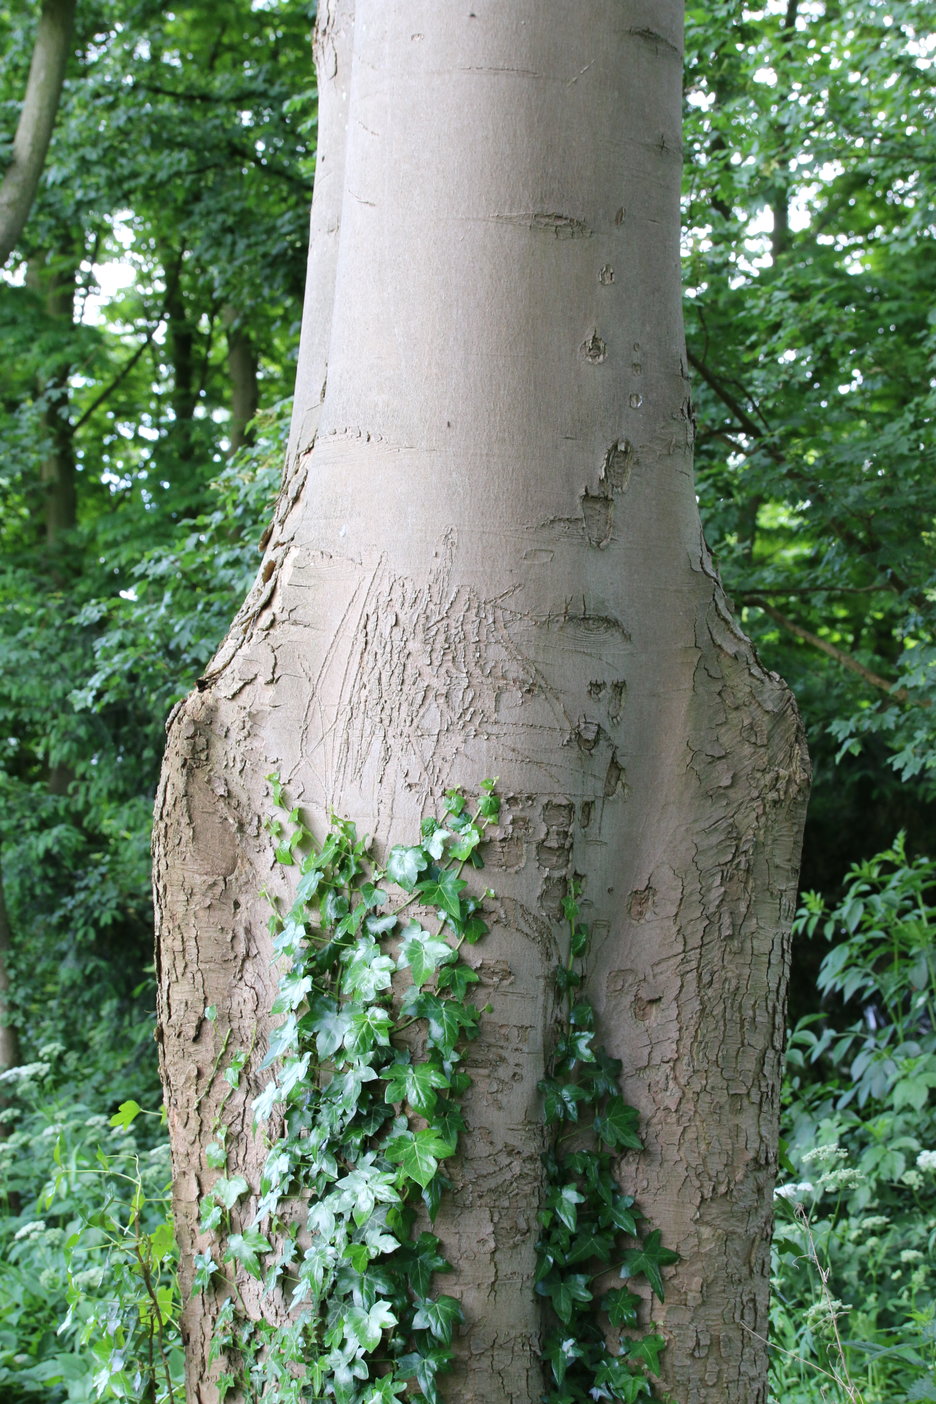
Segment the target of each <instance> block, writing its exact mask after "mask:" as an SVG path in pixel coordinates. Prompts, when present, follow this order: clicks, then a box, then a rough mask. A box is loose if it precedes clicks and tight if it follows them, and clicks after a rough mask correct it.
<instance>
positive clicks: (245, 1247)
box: [224, 1229, 273, 1282]
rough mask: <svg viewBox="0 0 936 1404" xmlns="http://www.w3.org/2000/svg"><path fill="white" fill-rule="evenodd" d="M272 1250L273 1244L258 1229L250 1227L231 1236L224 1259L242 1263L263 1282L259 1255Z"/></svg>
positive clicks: (252, 1275)
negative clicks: (244, 1231)
mask: <svg viewBox="0 0 936 1404" xmlns="http://www.w3.org/2000/svg"><path fill="white" fill-rule="evenodd" d="M272 1251H273V1250H272V1247H271V1245H270V1244H269V1243H268V1241H267V1240H266V1239H265V1238H264V1236H263V1234H262V1233H260V1231H259V1230H258V1229H248V1230H247V1232H246V1233H232V1234H231V1235H230V1236H229V1238H228V1246H227V1252H226V1253H225V1255H224V1261H225V1262H226V1263H230V1262H237V1263H240V1264H241V1265H242V1266H243V1267H244V1268H246V1270H247V1271H248V1272H249V1273H250V1276H251V1277H256V1278H257V1279H258V1280H259V1281H261V1282H262V1281H263V1269H262V1268H261V1266H260V1260H259V1258H258V1256H257V1255H258V1254H259V1253H271V1252H272Z"/></svg>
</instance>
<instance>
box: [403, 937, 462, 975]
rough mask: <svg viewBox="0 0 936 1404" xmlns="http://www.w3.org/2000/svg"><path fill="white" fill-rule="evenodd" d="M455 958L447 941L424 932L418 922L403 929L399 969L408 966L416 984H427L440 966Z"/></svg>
mask: <svg viewBox="0 0 936 1404" xmlns="http://www.w3.org/2000/svg"><path fill="white" fill-rule="evenodd" d="M455 958H456V953H455V951H453V950H452V947H451V946H450V945H449V943H448V942H447V941H443V940H442V939H441V938H440V937H439V936H432V935H431V934H430V933H429V932H428V931H424V930H423V929H422V927H421V926H420V925H419V923H418V922H415V921H412V922H408V923H407V925H406V926H405V927H404V928H403V931H402V933H401V946H400V957H399V960H398V961H397V969H398V970H403V969H404V968H405V967H407V966H408V967H409V968H410V970H411V971H412V972H413V983H414V984H416V985H423V984H425V982H426V981H427V980H428V979H429V976H430V975H432V974H433V972H434V971H435V970H437V969H438V968H439V966H440V965H445V964H447V963H448V962H449V961H453V960H455Z"/></svg>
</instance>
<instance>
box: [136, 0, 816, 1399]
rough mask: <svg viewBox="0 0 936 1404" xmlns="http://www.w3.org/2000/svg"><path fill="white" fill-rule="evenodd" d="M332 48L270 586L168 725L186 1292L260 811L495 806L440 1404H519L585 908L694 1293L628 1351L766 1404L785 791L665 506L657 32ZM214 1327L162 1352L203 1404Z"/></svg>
mask: <svg viewBox="0 0 936 1404" xmlns="http://www.w3.org/2000/svg"><path fill="white" fill-rule="evenodd" d="M319 25H320V28H319V33H318V37H317V62H318V67H319V75H320V87H321V113H320V131H321V148H320V155H319V167H318V172H317V177H316V191H315V201H314V205H313V215H312V230H313V246H312V254H311V264H310V279H309V292H308V296H307V305H306V316H305V319H304V335H303V346H302V351H301V355H300V373H299V384H298V387H297V402H296V412H295V418H294V425H293V436H292V443H291V447H290V457H289V461H288V463H287V468H286V474H285V483H284V490H283V493H282V495H281V498H280V503H279V506H278V509H277V515H276V520H275V522H274V526H273V530H272V533H271V535H270V537H269V541H268V545H267V549H266V554H265V557H264V561H263V565H262V568H261V572H260V576H259V577H258V582H257V584H256V586H255V588H254V590H253V591H252V593H251V596H250V597H249V599H248V601H247V602H246V604H245V606H244V608H243V609H242V610H241V612H240V614H239V615H238V618H237V619H236V620H235V623H234V626H233V627H232V631H231V633H230V635H229V636H228V639H227V640H226V641H225V644H224V645H223V646H222V648H221V650H220V651H219V653H218V655H217V656H216V658H215V659H214V660H213V662H212V664H211V666H210V668H209V670H208V672H207V673H206V676H205V678H204V679H203V680H202V683H201V684H200V687H199V690H198V691H197V692H196V693H194V694H193V695H192V696H191V697H190V698H189V699H188V700H187V701H186V702H185V703H184V704H183V705H182V706H181V707H180V708H179V709H177V711H176V713H175V714H174V715H173V718H172V719H171V721H170V726H169V747H168V752H167V758H166V764H165V770H164V780H163V785H162V788H161V791H160V797H159V802H158V811H157V837H156V874H157V897H158V906H159V961H160V990H161V995H160V1019H161V1036H162V1040H163V1043H162V1047H163V1059H164V1073H165V1079H166V1086H167V1094H168V1104H169V1118H170V1129H171V1134H172V1139H173V1149H174V1156H175V1166H176V1174H177V1179H176V1212H177V1222H178V1225H179V1232H180V1238H181V1243H182V1250H183V1282H184V1283H185V1282H187V1281H188V1280H190V1275H191V1253H192V1251H193V1250H194V1249H196V1248H197V1247H199V1246H202V1245H201V1244H200V1240H199V1238H198V1235H197V1233H196V1229H195V1222H196V1213H195V1204H196V1200H197V1198H198V1196H199V1194H200V1193H202V1192H204V1190H206V1189H207V1188H208V1186H209V1184H210V1182H211V1180H212V1178H213V1172H210V1171H208V1170H206V1167H205V1164H204V1160H203V1158H202V1146H203V1143H204V1141H205V1139H206V1133H207V1131H208V1128H209V1127H210V1124H211V1120H212V1116H213V1110H214V1107H215V1106H216V1105H217V1102H218V1100H219V1098H220V1096H221V1093H222V1090H223V1086H224V1085H223V1084H221V1081H220V1078H219V1077H218V1076H217V1074H216V1073H213V1068H214V1063H215V1057H216V1053H217V1051H218V1045H217V1040H218V1039H219V1038H220V1037H221V1036H222V1035H221V1033H218V1030H219V1029H220V1030H222V1031H223V1029H224V1028H226V1027H227V1026H228V1025H230V1026H231V1028H232V1030H233V1034H232V1044H231V1046H232V1047H233V1046H241V1047H247V1046H248V1045H249V1044H250V1042H251V1039H252V1037H253V1035H254V1032H255V1031H259V1036H260V1039H261V1043H262V1038H263V1033H264V1031H265V1030H266V1028H267V1027H268V1024H269V1015H268V1011H269V1007H270V1003H271V998H272V991H271V985H272V980H273V973H272V972H271V970H270V967H269V948H268V938H267V935H266V916H267V911H266V909H265V907H264V904H263V902H262V901H261V900H260V899H259V898H258V896H257V893H258V892H259V890H260V888H261V887H262V886H263V885H264V884H266V885H269V884H270V882H271V874H272V871H273V867H274V864H273V858H272V852H271V845H270V843H269V841H268V838H267V836H266V835H265V834H264V832H263V830H262V827H261V825H262V820H263V818H264V816H265V814H266V813H268V812H269V802H268V800H267V798H266V795H265V785H264V781H263V777H264V775H266V774H267V773H268V772H270V771H271V770H274V769H275V770H278V771H279V772H280V774H281V776H282V777H283V780H284V783H285V786H286V789H287V793H288V794H289V795H290V797H291V798H292V799H293V800H294V801H301V802H302V804H303V806H304V809H305V811H306V813H307V815H308V816H309V818H310V820H311V822H312V825H313V827H314V828H316V829H318V830H319V831H320V832H321V830H322V829H323V827H324V824H325V820H326V816H327V813H328V811H329V809H334V810H335V811H336V812H338V813H340V814H343V815H346V816H348V817H350V818H353V819H355V820H356V821H358V822H359V824H360V825H361V827H362V829H364V830H366V831H368V832H370V833H371V834H373V835H375V836H376V839H377V841H378V843H379V844H380V845H382V846H383V845H387V844H390V843H394V842H400V841H402V842H408V841H410V840H409V836H410V835H411V834H413V833H414V832H415V830H416V826H417V825H418V821H419V818H420V816H421V815H422V814H423V813H424V812H425V811H426V809H427V808H430V807H432V806H433V805H434V804H435V802H436V801H437V800H438V797H439V796H440V794H441V792H442V791H443V790H444V789H446V788H448V787H449V786H451V785H462V786H464V787H465V788H466V789H468V790H475V789H476V788H477V785H478V782H479V781H480V780H481V779H483V778H484V777H485V776H498V777H499V778H500V784H499V789H500V792H501V793H502V795H503V796H504V797H505V806H504V818H503V826H502V829H501V831H500V835H499V838H498V839H497V841H496V842H495V843H494V844H493V845H492V848H491V851H490V853H489V856H488V866H489V868H490V869H491V871H490V873H489V875H488V881H490V883H491V885H492V886H493V887H494V888H495V889H496V890H497V893H498V899H497V903H496V904H495V914H496V922H495V924H494V929H493V930H492V933H491V935H490V936H489V937H487V938H486V939H485V942H484V945H483V947H479V948H478V958H479V961H480V965H479V969H480V973H481V977H482V991H483V996H484V998H485V999H487V1000H489V1001H490V1003H491V1004H492V1005H493V1008H494V1012H493V1013H492V1014H490V1015H488V1016H487V1018H486V1020H485V1021H484V1024H483V1032H482V1036H481V1038H480V1039H479V1041H478V1043H477V1044H476V1045H474V1046H473V1048H472V1052H471V1055H470V1067H469V1071H470V1072H471V1073H472V1076H473V1077H474V1080H475V1081H474V1087H473V1089H472V1091H471V1092H470V1093H469V1095H468V1099H467V1105H466V1114H467V1117H468V1120H469V1123H470V1127H471V1134H470V1136H469V1137H468V1138H467V1146H466V1150H465V1154H464V1156H463V1158H462V1161H461V1164H460V1166H459V1170H458V1176H457V1186H456V1192H455V1194H454V1195H453V1197H452V1200H451V1202H450V1203H449V1204H448V1205H446V1206H445V1207H444V1209H443V1212H442V1214H441V1215H440V1219H439V1222H438V1228H437V1231H438V1232H439V1233H440V1234H441V1236H442V1238H443V1240H444V1244H445V1248H446V1251H447V1255H448V1257H449V1258H450V1260H451V1261H452V1263H453V1264H454V1265H455V1274H454V1276H452V1277H447V1278H446V1286H445V1290H446V1292H451V1293H452V1294H454V1295H456V1296H459V1297H460V1298H461V1300H462V1302H463V1304H464V1307H465V1311H466V1315H467V1326H466V1327H465V1329H464V1332H463V1335H462V1338H461V1341H460V1351H461V1362H460V1367H459V1371H458V1373H457V1374H456V1376H455V1378H454V1379H453V1381H452V1383H450V1384H449V1385H448V1387H447V1390H446V1394H447V1397H448V1398H450V1399H451V1400H453V1401H458V1404H473V1401H476V1400H477V1401H480V1400H484V1401H486V1402H487V1404H493V1401H501V1400H505V1401H506V1400H509V1401H516V1402H517V1404H520V1402H521V1401H524V1404H525V1401H533V1400H536V1399H538V1398H539V1397H540V1394H541V1392H542V1373H541V1367H540V1365H539V1362H538V1359H537V1341H538V1338H539V1334H540V1326H541V1323H540V1318H539V1307H538V1304H537V1299H536V1297H535V1295H534V1293H533V1290H532V1276H533V1251H534V1250H533V1240H534V1237H535V1214H536V1210H537V1207H538V1202H539V1195H540V1175H541V1166H540V1152H541V1150H542V1144H543V1135H542V1130H541V1117H540V1110H539V1107H538V1105H537V1095H536V1084H537V1080H538V1079H539V1078H540V1077H541V1076H542V1075H543V1065H544V1056H545V1053H544V1050H545V1048H546V1047H547V1045H548V1043H549V1040H550V1036H551V1029H552V1026H553V1024H554V1021H555V995H554V993H553V988H552V984H551V980H550V972H551V970H552V968H553V966H554V964H555V962H556V960H557V957H558V942H559V940H560V926H559V923H558V922H557V920H556V918H557V916H558V912H559V903H560V900H561V897H562V895H563V893H564V891H565V888H566V886H567V883H568V881H569V878H570V877H571V876H572V875H573V874H580V875H582V876H583V877H584V881H585V896H586V898H587V900H588V903H589V912H588V915H589V916H590V918H591V920H592V924H593V929H594V931H595V932H596V936H597V939H596V950H595V959H594V962H593V970H592V972H591V977H590V979H591V990H590V993H591V996H592V998H593V999H594V1001H595V1003H596V1005H597V1007H598V1009H599V1013H600V1017H601V1038H602V1039H603V1041H604V1043H605V1044H606V1045H607V1046H608V1047H609V1049H610V1051H611V1052H613V1053H615V1054H616V1055H617V1056H619V1057H621V1058H622V1059H623V1062H624V1068H625V1074H624V1091H625V1093H626V1094H627V1096H628V1097H629V1098H630V1100H632V1101H633V1102H634V1103H635V1104H636V1105H638V1106H639V1107H640V1109H641V1111H642V1112H643V1114H644V1117H645V1130H646V1135H647V1141H648V1149H647V1151H646V1152H645V1153H643V1154H640V1155H628V1156H627V1157H626V1158H625V1159H624V1160H623V1162H622V1165H621V1177H622V1181H623V1182H624V1183H625V1185H626V1187H627V1188H628V1190H629V1191H633V1192H636V1193H637V1194H638V1195H639V1198H640V1202H641V1205H642V1207H643V1209H644V1210H645V1212H646V1213H647V1215H648V1216H649V1218H650V1219H651V1220H652V1221H653V1222H654V1223H656V1224H657V1225H659V1227H660V1228H661V1229H662V1231H663V1234H664V1239H665V1242H666V1243H667V1244H668V1246H670V1247H673V1248H676V1249H678V1250H679V1252H680V1253H681V1254H682V1255H683V1257H682V1262H681V1263H680V1264H679V1265H678V1266H677V1268H675V1269H674V1270H672V1271H671V1272H670V1274H669V1279H668V1292H667V1302H666V1307H665V1308H660V1307H658V1306H657V1305H656V1304H654V1308H653V1315H654V1318H655V1319H656V1320H657V1321H659V1322H661V1324H662V1326H663V1328H664V1330H665V1331H666V1332H667V1334H668V1335H669V1336H670V1337H671V1345H670V1348H669V1349H668V1351H667V1352H666V1355H665V1364H666V1384H667V1386H668V1388H669V1389H670V1390H671V1392H672V1394H673V1396H674V1398H675V1399H676V1400H678V1401H679V1404H724V1401H726V1400H731V1401H732V1402H733V1404H756V1401H760V1400H762V1399H763V1397H764V1392H765V1391H764V1374H765V1361H764V1353H763V1347H762V1346H761V1344H760V1342H759V1340H758V1338H757V1335H756V1334H753V1333H761V1334H763V1333H764V1329H765V1320H766V1286H767V1279H766V1250H767V1235H768V1229H769V1219H770V1207H769V1206H770V1189H771V1185H772V1179H773V1173H774V1155H775V1142H776V1086H777V1079H778V1076H779V1060H780V1051H781V1038H782V1025H783V1021H782V998H783V991H784V984H785V975H786V963H787V951H786V936H785V932H786V930H787V927H788V923H789V917H790V914H791V910H792V901H793V890H794V882H795V872H796V863H797V858H798V848H799V831H800V822H801V818H802V809H803V801H804V796H805V787H806V774H805V757H804V753H803V749H802V740H801V735H800V730H799V725H798V721H797V718H796V713H795V709H794V706H793V703H792V700H791V698H790V696H789V693H788V692H787V690H786V689H785V687H784V686H783V685H782V683H780V681H779V680H778V679H777V678H775V677H773V676H772V675H770V674H768V673H765V671H764V670H763V669H762V667H761V666H760V664H759V663H758V661H757V659H756V657H755V656H754V654H753V652H752V650H751V647H750V645H749V643H748V642H747V641H746V640H745V639H744V637H743V636H742V635H741V634H740V633H739V632H738V630H737V628H736V627H735V625H734V624H733V622H732V620H731V617H730V614H729V612H728V609H727V607H726V604H725V601H724V598H723V595H722V593H721V590H720V587H719V585H718V582H717V579H716V577H715V575H714V573H713V571H712V569H711V566H710V563H709V561H708V557H707V555H706V552H705V548H704V545H703V542H702V539H701V532H700V527H699V520H698V514H697V509H696V502H695V496H694V492H693V484H692V474H691V439H692V425H691V411H690V405H689V390H688V381H687V372H686V366H685V361H684V351H683V337H682V326H681V316H680V286H679V247H678V240H679V223H678V190H679V170H680V158H679V150H680V145H679V142H680V139H679V127H678V123H679V111H680V80H681V72H680V40H681V6H680V5H679V4H678V3H676V2H675V0H672V3H662V0H583V3H581V4H578V5H575V6H566V5H560V4H558V3H553V4H546V3H544V0H510V3H507V0H475V3H474V4H473V5H472V6H471V7H469V6H468V5H467V4H466V5H464V6H456V5H454V4H446V5H440V4H439V3H438V0H405V3H399V4H394V5H387V4H386V3H383V0H356V4H355V5H352V4H351V3H346V0H336V2H335V3H330V4H327V5H323V6H322V7H321V16H320V21H319ZM208 1004H216V1005H217V1006H218V1010H219V1017H218V1022H217V1024H216V1025H210V1024H209V1023H208V1022H207V1021H205V1020H204V1019H203V1017H202V1013H203V1010H204V1008H205V1006H206V1005H208ZM248 1095H249V1094H248ZM246 1115H247V1114H246V1112H245V1113H244V1123H245V1124H244V1133H245V1134H244V1140H243V1173H244V1174H245V1175H246V1176H247V1178H248V1180H250V1179H251V1177H252V1176H253V1178H254V1179H255V1178H256V1175H255V1171H256V1161H257V1158H258V1157H259V1155H260V1154H261V1152H260V1151H259V1149H258V1148H256V1147H255V1146H254V1145H253V1143H252V1142H251V1140H250V1137H249V1136H248V1135H247V1134H246ZM258 1309H260V1308H259V1305H258ZM263 1309H264V1310H267V1311H269V1310H275V1309H276V1307H275V1305H274V1306H273V1307H271V1306H270V1305H267V1306H265V1307H264V1308H263ZM211 1311H212V1303H211V1300H210V1299H208V1300H206V1299H203V1298H197V1299H195V1300H194V1301H193V1302H192V1303H191V1304H190V1305H189V1306H188V1307H187V1309H186V1318H185V1329H186V1332H187V1334H188V1336H189V1369H190V1382H189V1393H190V1398H191V1400H192V1401H199V1402H200V1404H208V1401H213V1400H214V1399H215V1397H216V1391H215V1389H214V1387H213V1385H212V1384H211V1382H210V1378H209V1371H208V1370H207V1369H206V1366H205V1363H204V1359H205V1348H206V1342H207V1340H208V1339H209V1337H210V1332H211Z"/></svg>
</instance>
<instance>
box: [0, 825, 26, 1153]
mask: <svg viewBox="0 0 936 1404" xmlns="http://www.w3.org/2000/svg"><path fill="white" fill-rule="evenodd" d="M2 858H3V848H2V845H0V1072H3V1070H4V1069H5V1068H15V1067H17V1066H18V1065H19V1063H20V1062H21V1061H22V1060H21V1058H20V1042H19V1033H18V1032H17V1029H16V1025H15V1024H14V1023H12V1022H11V1016H10V1010H9V1005H8V1002H7V1001H8V997H9V989H10V951H11V949H12V946H13V938H12V932H11V931H10V918H9V915H8V913H7V905H6V898H5V896H4V892H3V866H2ZM4 1100H5V1099H4V1098H3V1097H2V1095H0V1105H2V1104H3V1102H4ZM5 1134H6V1133H5V1129H4V1127H3V1124H2V1123H0V1136H3V1135H5Z"/></svg>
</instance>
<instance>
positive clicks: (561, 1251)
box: [536, 883, 679, 1404]
mask: <svg viewBox="0 0 936 1404" xmlns="http://www.w3.org/2000/svg"><path fill="white" fill-rule="evenodd" d="M579 896H580V886H579V884H577V883H573V884H572V886H571V888H570V891H569V894H568V896H567V897H566V898H565V901H564V903H563V915H564V917H565V920H566V923H567V926H568V955H567V958H566V960H565V962H564V963H563V964H561V965H559V966H558V968H557V970H556V980H557V983H558V987H559V990H560V992H561V994H562V997H563V1005H564V1013H563V1020H562V1025H561V1028H560V1031H559V1036H558V1038H557V1040H556V1045H555V1047H554V1049H553V1052H552V1057H551V1061H550V1067H549V1071H548V1076H547V1077H545V1078H544V1079H543V1080H542V1081H541V1082H540V1084H539V1090H540V1092H541V1093H542V1097H543V1113H544V1116H545V1119H546V1123H547V1125H548V1126H551V1127H553V1128H554V1134H553V1138H552V1145H551V1146H550V1149H549V1150H548V1151H547V1153H546V1155H545V1157H544V1160H545V1167H546V1201H545V1204H544V1206H543V1208H542V1210H541V1211H540V1214H539V1223H540V1228H541V1232H540V1237H539V1240H538V1242H537V1245H536V1252H537V1274H536V1290H537V1292H539V1293H540V1295H541V1296H543V1297H545V1298H547V1300H548V1302H549V1306H550V1309H551V1314H552V1317H553V1324H552V1326H551V1328H550V1329H548V1330H547V1332H546V1335H545V1339H544V1345H543V1358H544V1360H545V1361H546V1362H548V1365H549V1371H550V1374H551V1376H552V1379H551V1382H550V1384H549V1385H548V1386H547V1392H546V1394H545V1395H544V1400H545V1402H546V1404H592V1401H593V1400H600V1399H610V1400H622V1401H624V1402H625V1404H631V1401H633V1400H636V1399H640V1398H641V1397H644V1398H650V1397H652V1395H653V1389H652V1386H651V1382H650V1380H649V1379H648V1377H647V1371H649V1372H650V1373H652V1374H657V1373H658V1372H659V1358H660V1352H661V1351H662V1350H663V1347H664V1345H665V1341H664V1338H663V1337H662V1336H661V1335H659V1334H657V1333H656V1332H654V1331H649V1332H646V1333H644V1334H643V1335H632V1334H628V1332H631V1331H633V1329H634V1328H635V1327H636V1326H637V1314H638V1310H639V1308H640V1306H641V1298H640V1297H639V1296H638V1295H637V1293H636V1292H633V1291H632V1290H631V1288H630V1285H629V1284H630V1283H631V1282H632V1281H633V1280H634V1279H637V1278H641V1277H643V1278H644V1279H645V1280H646V1281H647V1282H648V1283H649V1285H650V1288H651V1290H652V1291H653V1292H654V1293H655V1294H656V1296H657V1297H658V1298H659V1299H660V1301H662V1300H663V1295H664V1289H663V1277H662V1271H661V1270H662V1268H663V1267H665V1266H666V1265H668V1264H670V1263H674V1262H676V1260H677V1259H678V1257H679V1254H678V1253H675V1252H673V1251H672V1250H671V1249H669V1248H664V1247H663V1246H662V1243H661V1236H660V1230H659V1229H653V1230H652V1231H651V1232H650V1233H648V1234H647V1235H646V1237H644V1238H643V1239H642V1240H641V1238H640V1233H641V1221H642V1219H643V1215H642V1214H641V1213H640V1210H639V1209H638V1208H637V1206H636V1204H635V1203H634V1199H633V1197H632V1196H631V1195H627V1194H624V1193H623V1192H622V1191H621V1188H620V1186H619V1184H618V1179H617V1176H616V1175H615V1161H616V1158H617V1157H618V1156H620V1155H621V1154H622V1153H623V1152H625V1151H628V1150H634V1151H639V1150H641V1149H642V1148H643V1146H642V1142H641V1140H640V1137H639V1135H638V1134H637V1121H638V1117H637V1112H636V1111H635V1110H634V1108H633V1107H630V1106H628V1105H627V1104H626V1102H625V1101H624V1098H623V1097H622V1096H621V1094H620V1090H619V1088H620V1074H621V1063H620V1061H619V1060H618V1059H617V1058H611V1057H609V1056H608V1054H607V1053H606V1052H605V1050H604V1049H603V1048H602V1047H601V1046H596V1045H595V1041H594V1040H595V1014H594V1010H593V1009H592V1006H591V1004H590V1003H589V1001H588V1000H587V999H585V998H583V996H582V994H581V986H582V984H583V981H584V965H585V959H586V956H587V954H588V946H589V930H588V927H587V926H586V925H585V923H584V922H581V921H580V920H579V915H580V912H579V903H578V898H579ZM622 1239H628V1240H633V1241H634V1246H632V1247H629V1248H624V1247H622V1246H621V1240H622ZM612 1269H614V1270H615V1271H616V1275H617V1277H618V1278H619V1280H621V1281H622V1282H624V1283H625V1284H626V1285H624V1286H622V1287H611V1288H610V1289H608V1290H606V1291H604V1292H603V1293H601V1294H600V1295H598V1294H596V1289H595V1284H596V1281H598V1280H599V1279H607V1277H608V1276H609V1275H610V1271H611V1270H612ZM612 1347H613V1348H612Z"/></svg>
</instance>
